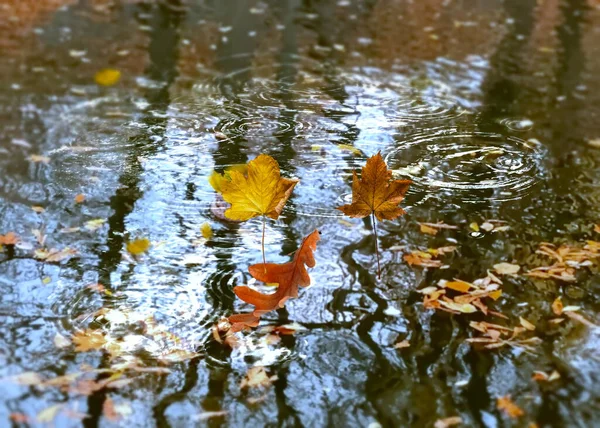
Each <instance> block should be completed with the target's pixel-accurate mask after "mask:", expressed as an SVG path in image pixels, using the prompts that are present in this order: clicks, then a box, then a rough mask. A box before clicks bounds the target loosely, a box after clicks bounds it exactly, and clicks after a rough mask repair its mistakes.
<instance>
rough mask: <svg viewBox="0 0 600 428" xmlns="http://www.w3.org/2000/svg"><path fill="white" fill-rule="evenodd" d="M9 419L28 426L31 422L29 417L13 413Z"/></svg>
mask: <svg viewBox="0 0 600 428" xmlns="http://www.w3.org/2000/svg"><path fill="white" fill-rule="evenodd" d="M8 418H9V419H10V420H11V421H13V422H15V423H17V424H28V423H30V422H31V420H30V419H29V416H27V415H26V414H24V413H11V414H10V416H9V417H8Z"/></svg>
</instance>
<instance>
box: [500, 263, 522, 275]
mask: <svg viewBox="0 0 600 428" xmlns="http://www.w3.org/2000/svg"><path fill="white" fill-rule="evenodd" d="M494 270H495V271H496V272H497V273H499V274H500V275H515V274H517V273H518V272H519V271H520V270H521V266H519V265H515V264H511V263H498V264H495V265H494Z"/></svg>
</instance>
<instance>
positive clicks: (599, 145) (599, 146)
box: [588, 138, 600, 149]
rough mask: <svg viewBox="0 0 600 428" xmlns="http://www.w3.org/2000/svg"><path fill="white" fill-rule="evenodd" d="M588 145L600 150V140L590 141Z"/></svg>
mask: <svg viewBox="0 0 600 428" xmlns="http://www.w3.org/2000/svg"><path fill="white" fill-rule="evenodd" d="M588 145H589V146H590V147H593V148H595V149H600V138H595V139H593V140H588Z"/></svg>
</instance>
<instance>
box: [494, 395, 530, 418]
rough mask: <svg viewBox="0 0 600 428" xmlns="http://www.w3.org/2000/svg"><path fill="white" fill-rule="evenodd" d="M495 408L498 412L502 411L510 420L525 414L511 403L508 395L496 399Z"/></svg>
mask: <svg viewBox="0 0 600 428" xmlns="http://www.w3.org/2000/svg"><path fill="white" fill-rule="evenodd" d="M496 407H497V408H498V410H501V411H503V412H504V413H505V414H506V415H507V416H508V417H510V418H512V419H516V418H518V417H520V416H523V415H524V414H525V412H523V410H521V408H520V407H519V406H517V405H516V404H515V403H513V402H512V400H511V399H510V395H505V396H504V397H498V399H497V400H496Z"/></svg>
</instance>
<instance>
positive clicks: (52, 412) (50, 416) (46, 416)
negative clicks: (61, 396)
mask: <svg viewBox="0 0 600 428" xmlns="http://www.w3.org/2000/svg"><path fill="white" fill-rule="evenodd" d="M63 406H64V404H55V405H54V406H50V407H48V408H47V409H44V410H42V411H41V412H40V413H38V415H37V421H38V422H41V423H44V424H49V423H51V422H52V421H53V420H54V419H55V418H56V415H58V412H60V411H61V409H62V408H63Z"/></svg>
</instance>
